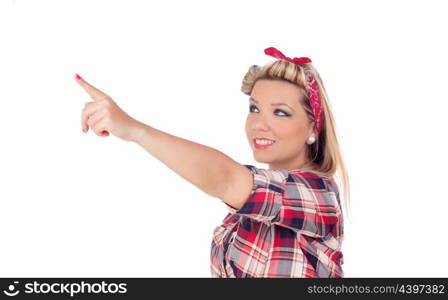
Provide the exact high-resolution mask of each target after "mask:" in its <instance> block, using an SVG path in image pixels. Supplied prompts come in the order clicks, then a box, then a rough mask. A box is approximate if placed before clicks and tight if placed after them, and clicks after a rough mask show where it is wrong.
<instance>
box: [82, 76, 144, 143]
mask: <svg viewBox="0 0 448 300" xmlns="http://www.w3.org/2000/svg"><path fill="white" fill-rule="evenodd" d="M76 75H77V76H75V80H76V81H77V82H78V83H79V85H80V86H81V87H82V88H83V89H84V90H85V91H86V92H87V94H89V96H90V97H91V98H92V99H93V101H92V102H86V103H85V105H84V109H83V110H82V116H81V126H82V130H83V131H84V132H87V131H88V130H89V126H90V127H91V128H92V130H93V132H95V133H96V135H98V136H100V137H103V136H108V135H109V132H111V133H112V134H113V135H115V136H116V137H118V138H121V139H123V140H125V141H133V139H134V137H133V135H135V132H136V131H137V130H138V128H139V126H140V125H141V124H142V123H140V122H139V121H137V120H135V119H133V118H131V117H130V116H129V115H128V114H127V113H125V112H124V111H123V110H122V109H121V108H120V107H118V105H117V104H116V103H115V102H114V101H113V100H112V98H111V97H110V96H108V95H106V94H105V93H103V92H102V91H100V90H99V89H97V88H95V87H94V86H92V85H91V84H89V83H88V82H87V81H85V80H84V79H83V78H81V76H79V75H78V74H76Z"/></svg>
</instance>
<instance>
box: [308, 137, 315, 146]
mask: <svg viewBox="0 0 448 300" xmlns="http://www.w3.org/2000/svg"><path fill="white" fill-rule="evenodd" d="M315 141H316V138H315V137H314V135H312V136H310V137H309V138H308V144H310V145H311V144H312V143H314V142H315Z"/></svg>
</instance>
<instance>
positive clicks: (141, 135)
mask: <svg viewBox="0 0 448 300" xmlns="http://www.w3.org/2000/svg"><path fill="white" fill-rule="evenodd" d="M148 131H149V126H148V125H146V124H144V123H142V122H139V121H137V123H136V126H135V127H134V129H133V130H132V136H131V138H130V139H129V140H130V141H131V142H134V143H136V144H141V142H142V141H143V140H144V139H145V136H146V135H147V133H148Z"/></svg>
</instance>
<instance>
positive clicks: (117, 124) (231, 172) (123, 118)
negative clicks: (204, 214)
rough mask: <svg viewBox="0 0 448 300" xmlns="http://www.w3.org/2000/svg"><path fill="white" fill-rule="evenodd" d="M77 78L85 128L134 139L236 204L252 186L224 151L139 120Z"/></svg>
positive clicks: (213, 193) (195, 181)
mask: <svg viewBox="0 0 448 300" xmlns="http://www.w3.org/2000/svg"><path fill="white" fill-rule="evenodd" d="M75 78H76V81H77V82H78V83H79V84H80V86H81V87H82V88H83V89H84V90H85V91H86V92H87V93H88V94H89V95H90V97H91V98H92V100H93V101H92V102H87V103H85V106H84V109H83V111H82V115H81V126H82V128H83V131H84V132H88V130H89V127H90V128H92V131H94V132H95V133H96V134H97V135H98V136H101V137H105V136H109V132H110V133H112V134H113V135H115V136H116V137H119V138H121V139H123V140H125V141H131V142H135V143H137V144H138V145H140V146H142V147H143V148H144V149H145V150H146V151H147V152H148V153H149V154H151V155H152V156H154V157H155V158H157V159H158V160H159V161H161V162H162V163H164V164H165V165H166V166H167V167H169V168H170V169H171V170H173V171H174V172H176V173H177V174H178V175H180V176H181V177H182V178H184V179H185V180H187V181H188V182H190V183H192V184H194V185H195V186H197V187H198V188H199V189H201V190H202V191H204V192H205V193H207V194H209V195H211V196H213V197H216V198H219V199H221V200H222V201H224V202H226V203H227V204H229V205H231V206H233V207H235V208H239V207H241V206H242V204H243V203H244V201H245V200H246V198H247V196H248V195H249V193H250V190H251V188H252V179H253V178H252V173H250V172H249V171H248V170H247V169H246V168H245V167H244V166H243V165H241V164H239V163H237V162H236V161H234V160H233V159H231V158H230V157H228V156H227V155H225V154H224V153H222V152H220V151H218V150H216V149H213V148H210V147H207V146H204V145H201V144H198V143H195V142H192V141H189V140H186V139H183V138H180V137H177V136H174V135H171V134H168V133H165V132H163V131H160V130H157V129H156V128H153V127H151V126H148V125H146V124H144V123H142V122H139V121H137V120H135V119H134V118H132V117H131V116H129V115H128V114H127V113H126V112H124V111H123V110H122V109H121V108H120V107H119V106H118V105H117V104H116V103H115V101H113V99H112V98H111V97H110V96H109V95H107V94H105V93H104V92H102V91H100V90H99V89H97V88H96V87H94V86H92V85H91V84H90V83H88V82H87V81H85V80H84V79H83V78H81V77H80V76H79V75H76V77H75Z"/></svg>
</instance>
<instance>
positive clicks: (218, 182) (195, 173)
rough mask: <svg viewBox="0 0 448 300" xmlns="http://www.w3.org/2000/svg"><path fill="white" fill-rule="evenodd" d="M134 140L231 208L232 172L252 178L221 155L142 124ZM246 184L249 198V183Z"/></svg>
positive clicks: (233, 203)
mask: <svg viewBox="0 0 448 300" xmlns="http://www.w3.org/2000/svg"><path fill="white" fill-rule="evenodd" d="M133 141H134V142H135V143H136V144H138V145H140V146H141V147H143V148H144V149H145V150H146V151H147V152H148V153H149V154H151V155H152V156H154V157H155V158H157V159H158V160H159V161H161V162H162V163H163V164H165V165H166V166H167V167H168V168H170V169H171V170H173V171H174V172H175V173H177V174H178V175H180V176H181V177H182V178H184V179H185V180H187V181H188V182H190V183H191V184H193V185H195V186H196V187H198V188H199V189H200V190H202V191H204V192H205V193H207V194H209V195H211V196H213V197H216V198H219V199H221V200H222V201H225V202H226V203H228V202H227V201H230V203H228V204H229V205H232V206H233V205H236V203H235V202H234V201H231V200H229V195H228V194H229V193H228V189H229V187H231V186H232V187H233V186H234V184H230V177H231V176H230V175H231V174H234V173H235V170H236V173H237V174H241V173H238V170H240V172H243V175H244V174H246V175H248V176H250V178H252V177H251V176H252V175H251V173H250V172H249V171H248V170H247V169H246V168H245V167H244V166H242V165H241V164H239V163H238V162H236V161H234V160H233V159H231V158H230V157H228V156H227V155H225V154H224V153H222V152H220V151H218V150H216V149H213V148H210V147H207V146H204V145H202V144H198V143H195V142H192V141H189V140H186V139H183V138H180V137H177V136H174V135H171V134H168V133H165V132H163V131H160V130H158V129H156V128H153V127H151V126H148V125H146V124H144V123H141V122H140V123H139V126H138V127H137V129H136V131H135V137H134V138H133ZM239 176H241V175H239ZM232 178H235V176H232ZM250 180H251V179H250ZM246 185H247V187H248V189H247V190H248V192H247V194H248V195H249V192H250V188H251V186H252V183H249V184H246Z"/></svg>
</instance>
